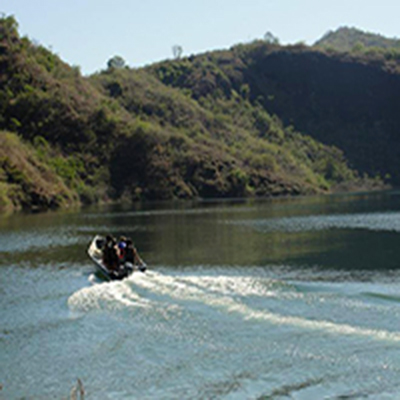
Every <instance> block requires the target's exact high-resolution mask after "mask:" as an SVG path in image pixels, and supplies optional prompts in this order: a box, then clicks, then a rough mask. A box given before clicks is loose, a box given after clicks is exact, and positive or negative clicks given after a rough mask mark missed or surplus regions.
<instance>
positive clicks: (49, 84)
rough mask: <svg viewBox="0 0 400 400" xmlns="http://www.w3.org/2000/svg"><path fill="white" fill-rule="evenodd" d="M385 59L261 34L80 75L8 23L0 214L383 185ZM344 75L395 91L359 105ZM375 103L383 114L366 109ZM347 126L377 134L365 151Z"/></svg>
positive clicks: (1, 42)
mask: <svg viewBox="0 0 400 400" xmlns="http://www.w3.org/2000/svg"><path fill="white" fill-rule="evenodd" d="M379 57H381V58H379ZM379 57H378V58H376V57H375V58H371V59H365V58H357V57H349V58H347V56H346V57H345V56H342V55H337V54H335V53H333V54H328V53H325V52H321V51H319V50H313V49H310V48H305V47H301V46H300V47H280V46H278V45H277V44H271V43H265V42H256V43H253V44H249V45H239V46H236V47H234V48H232V49H231V50H226V51H219V52H213V53H207V54H203V55H199V56H192V57H189V58H184V59H179V60H173V61H165V62H162V63H158V64H155V65H152V66H149V67H147V68H142V69H135V70H133V69H129V68H127V67H123V66H122V65H121V66H119V65H114V64H113V63H109V65H108V68H107V69H106V70H104V71H102V72H101V73H98V74H95V75H93V76H91V77H88V78H84V77H82V76H81V74H80V72H79V69H78V68H76V67H70V66H69V65H67V64H65V63H64V62H62V60H60V59H59V57H57V56H56V55H54V54H53V53H51V52H50V51H49V50H47V49H45V48H43V47H41V46H37V45H34V44H33V43H32V42H31V41H29V40H28V39H27V38H20V37H19V34H18V30H17V24H16V21H15V19H14V18H12V17H6V18H3V19H1V20H0V87H1V90H0V129H1V130H2V131H1V132H0V144H1V151H0V210H5V209H16V208H24V209H33V208H34V209H47V208H57V207H65V206H68V205H73V204H76V203H78V202H79V203H93V202H98V201H110V200H125V199H126V200H139V199H171V198H196V197H205V198H210V197H239V196H275V195H297V194H309V193H328V192H330V191H333V190H348V189H357V188H360V187H367V188H371V187H375V186H376V187H381V183H382V182H381V180H380V179H379V178H374V179H370V178H368V177H367V176H366V175H365V173H366V172H367V173H369V174H370V176H375V175H376V174H378V173H379V174H381V175H384V174H386V173H387V172H389V171H390V173H392V170H390V168H387V164H385V162H384V161H387V157H389V156H390V155H391V154H393V153H390V151H388V152H387V153H384V154H379V157H382V160H381V159H379V157H378V158H377V159H374V160H373V161H370V160H369V159H367V158H368V157H369V155H368V154H367V153H368V151H369V148H370V147H375V148H377V149H380V147H382V146H383V147H384V144H382V143H381V140H383V139H387V138H388V137H390V138H391V140H395V134H396V129H397V127H398V125H397V124H398V120H397V119H396V118H397V117H396V115H395V114H396V113H395V112H394V110H395V107H396V106H397V104H398V98H399V96H398V95H397V94H396V92H395V89H396V88H397V86H396V85H397V82H398V77H399V74H398V72H397V69H398V64H397V59H389V58H385V57H384V56H382V55H380V56H379ZM382 57H383V58H382ZM341 68H344V70H345V71H347V72H343V73H342V72H340V71H341ZM338 71H339V73H338V74H337V72H338ZM352 71H353V72H355V73H356V74H357V75H360V74H361V75H360V76H363V75H362V74H367V76H368V77H370V78H371V79H372V80H374V81H373V82H372V83H371V85H376V86H379V85H377V84H379V83H381V81H383V82H386V81H389V83H391V84H393V85H394V86H393V92H390V94H389V96H388V95H387V94H386V92H385V90H386V89H387V87H386V86H385V89H382V91H379V88H375V86H373V87H374V88H375V89H374V90H375V92H372V97H371V98H368V99H369V100H368V101H366V100H365V99H364V100H363V102H361V106H364V108H362V107H361V109H360V108H359V107H360V102H359V101H358V100H359V98H358V96H363V97H365V93H364V89H361V87H362V86H363V83H362V82H361V81H358V83H356V84H355V86H354V88H358V86H357V85H360V90H359V91H358V92H357V91H356V92H355V93H354V94H353V97H351V98H349V99H346V97H345V96H342V97H340V96H339V95H340V90H343V88H347V91H348V92H349V93H353V86H351V85H353V79H352V75H351V74H352ZM346 74H347V75H346ZM343 76H345V77H346V81H345V82H342V84H341V86H340V87H342V89H340V88H338V82H340V80H341V79H342V78H343ZM378 78H379V79H381V81H379V79H378ZM376 79H378V81H376ZM355 81H357V79H355ZM349 85H350V86H349ZM365 90H367V91H368V90H371V88H367V89H365ZM331 91H333V92H331ZM397 93H399V92H398V91H397ZM377 95H379V96H381V98H377V97H376V96H377ZM341 101H343V104H341V103H340V102H341ZM353 101H354V104H353V103H352V102H353ZM364 103H365V104H364ZM387 105H390V107H391V113H389V117H390V119H389V121H386V120H383V118H386V116H387V115H386V111H385V110H384V109H385V107H386V106H387ZM349 107H350V108H349ZM371 107H372V108H374V107H375V108H376V109H378V110H380V112H381V113H383V114H382V115H381V114H378V115H375V116H376V118H374V114H373V115H372V116H371V115H365V114H364V113H370V111H371V110H370V108H371ZM342 108H343V110H347V111H346V112H347V113H348V115H347V117H348V120H347V119H345V118H343V117H342V115H341V114H340V113H339V114H336V112H337V111H340V110H341V109H342ZM343 123H344V125H343ZM353 130H354V131H355V132H357V134H358V136H357V137H356V138H354V137H353V139H351V140H352V141H355V142H357V140H358V141H360V142H362V141H363V140H362V135H364V133H365V132H367V135H370V134H372V135H373V134H375V133H376V134H377V136H376V137H374V140H373V142H374V141H375V143H372V142H371V143H367V144H365V146H364V147H363V148H362V149H363V153H361V155H360V154H358V153H359V147H358V145H355V146H354V147H355V148H353V149H352V147H351V146H350V147H349V146H347V142H346V138H342V139H340V138H341V137H342V136H346V135H349V132H350V133H352V132H353ZM385 135H386V136H385ZM311 136H315V137H316V138H318V140H319V141H317V140H315V139H313V138H312V137H311ZM353 136H354V135H353ZM368 140H370V136H368ZM323 143H325V144H323ZM331 144H334V145H336V146H337V147H334V146H331ZM342 144H343V146H342V148H343V149H344V150H345V155H346V157H347V159H349V160H351V164H352V165H353V166H354V165H355V166H356V167H357V168H358V170H359V173H358V172H356V170H355V169H352V168H350V167H349V166H348V162H347V161H346V158H345V156H344V154H343V152H342V150H339V148H340V147H341V145H342ZM346 146H347V147H346ZM389 147H390V144H389ZM364 148H365V150H364ZM11 149H12V150H11ZM352 151H354V153H353V152H352ZM356 153H357V154H356ZM389 153H390V154H389ZM393 156H394V154H393ZM358 160H361V161H360V162H358ZM363 160H364V161H365V163H364V164H363V162H362V161H363ZM357 162H358V163H357ZM379 162H381V164H379ZM392 174H393V173H392ZM394 175H395V174H393V176H394ZM360 176H362V178H361V177H360Z"/></svg>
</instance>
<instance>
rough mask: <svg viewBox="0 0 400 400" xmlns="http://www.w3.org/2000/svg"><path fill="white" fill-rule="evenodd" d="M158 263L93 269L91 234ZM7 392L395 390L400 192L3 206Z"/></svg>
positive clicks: (386, 395) (1, 394)
mask: <svg viewBox="0 0 400 400" xmlns="http://www.w3.org/2000/svg"><path fill="white" fill-rule="evenodd" d="M108 232H111V233H112V234H114V235H115V236H118V235H119V234H122V233H124V234H126V235H128V236H131V237H132V238H133V239H134V241H135V244H136V247H137V248H138V250H139V251H140V254H141V256H142V258H143V259H144V260H145V261H146V262H147V264H148V266H149V270H148V272H146V273H145V274H142V273H136V274H133V275H132V276H131V277H130V278H128V279H126V280H123V281H120V282H104V281H101V280H99V278H98V277H96V275H95V274H94V266H93V265H92V264H91V262H90V260H89V259H88V257H87V255H86V248H87V245H88V244H89V242H90V240H91V238H92V237H93V236H94V235H95V234H96V233H102V234H105V233H108ZM0 256H1V257H0V385H1V387H2V389H0V398H1V399H4V400H9V399H12V400H13V399H35V400H36V399H67V398H68V399H69V398H70V392H71V389H72V388H73V387H74V386H75V385H76V382H77V378H79V379H80V380H81V381H82V383H83V385H84V388H85V392H86V394H85V399H101V400H103V399H104V400H107V399H113V400H119V399H259V400H261V399H307V400H308V399H360V398H361V399H399V398H400V324H399V321H400V193H399V192H390V193H372V194H353V195H340V196H330V197H310V198H297V199H279V200H265V201H254V200H253V201H242V202H240V201H237V202H203V203H159V204H147V205H143V206H137V207H135V208H130V209H123V208H114V209H112V208H108V209H95V210H94V209H91V210H86V211H81V212H76V213H74V212H69V213H48V214H38V215H14V216H11V217H1V218H0Z"/></svg>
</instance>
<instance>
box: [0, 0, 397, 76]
mask: <svg viewBox="0 0 400 400" xmlns="http://www.w3.org/2000/svg"><path fill="white" fill-rule="evenodd" d="M0 12H3V13H5V14H6V15H14V16H15V17H16V19H17V21H18V23H19V31H20V33H21V35H23V36H25V35H26V36H28V37H29V38H30V39H32V40H35V41H36V42H38V43H40V44H42V45H44V46H45V47H47V48H50V49H51V50H52V51H53V52H55V53H57V54H58V55H59V56H60V57H61V58H62V59H63V60H64V61H66V62H68V63H69V64H71V65H77V66H80V67H81V70H82V73H84V74H90V73H93V72H96V71H99V70H101V69H104V68H105V67H106V65H107V60H109V59H110V58H111V57H112V56H114V55H120V56H121V57H123V58H124V60H125V61H126V63H127V65H129V66H131V67H139V66H143V65H146V64H151V63H153V62H156V61H161V60H164V59H167V58H172V57H173V53H172V47H173V46H174V45H179V46H181V47H182V48H183V55H184V56H186V55H190V54H197V53H201V52H205V51H209V50H216V49H225V48H229V47H231V46H233V45H235V44H238V43H247V42H251V41H253V40H255V39H262V38H263V36H264V34H265V33H266V32H268V31H269V32H272V33H273V34H274V35H275V36H276V37H278V38H279V40H280V42H281V43H282V44H288V43H297V42H300V41H304V42H305V43H307V44H312V43H314V42H315V41H316V40H318V39H319V38H321V36H323V35H324V34H325V33H326V32H327V31H328V30H335V29H337V28H339V27H341V26H349V27H356V28H359V29H362V30H364V31H368V32H372V33H379V34H382V35H384V36H387V37H389V38H393V37H399V36H400V26H399V23H398V22H399V15H400V1H399V0H380V1H376V0H375V1H371V0H329V1H326V0H141V1H139V0H68V1H65V0H5V1H3V4H1V3H0Z"/></svg>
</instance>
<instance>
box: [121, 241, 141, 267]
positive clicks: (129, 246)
mask: <svg viewBox="0 0 400 400" xmlns="http://www.w3.org/2000/svg"><path fill="white" fill-rule="evenodd" d="M137 261H138V254H137V251H136V249H135V246H134V245H133V242H132V239H130V238H128V239H127V240H126V247H125V257H124V262H130V263H131V264H133V265H135V264H136V263H137Z"/></svg>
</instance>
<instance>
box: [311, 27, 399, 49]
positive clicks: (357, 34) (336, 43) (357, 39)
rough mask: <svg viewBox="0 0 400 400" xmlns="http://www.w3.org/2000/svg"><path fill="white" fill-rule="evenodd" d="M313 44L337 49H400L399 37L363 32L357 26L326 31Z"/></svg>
mask: <svg viewBox="0 0 400 400" xmlns="http://www.w3.org/2000/svg"><path fill="white" fill-rule="evenodd" d="M315 46H319V47H323V48H331V49H335V50H339V51H352V50H353V51H361V50H365V49H371V48H372V49H376V50H378V49H380V50H382V49H384V50H393V49H397V50H400V40H399V39H388V38H386V37H384V36H382V35H377V34H375V33H369V32H363V31H361V30H359V29H357V28H349V27H342V28H339V29H337V30H336V31H329V32H327V33H326V34H325V35H324V36H323V37H322V38H321V39H319V40H318V41H316V42H315Z"/></svg>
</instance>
